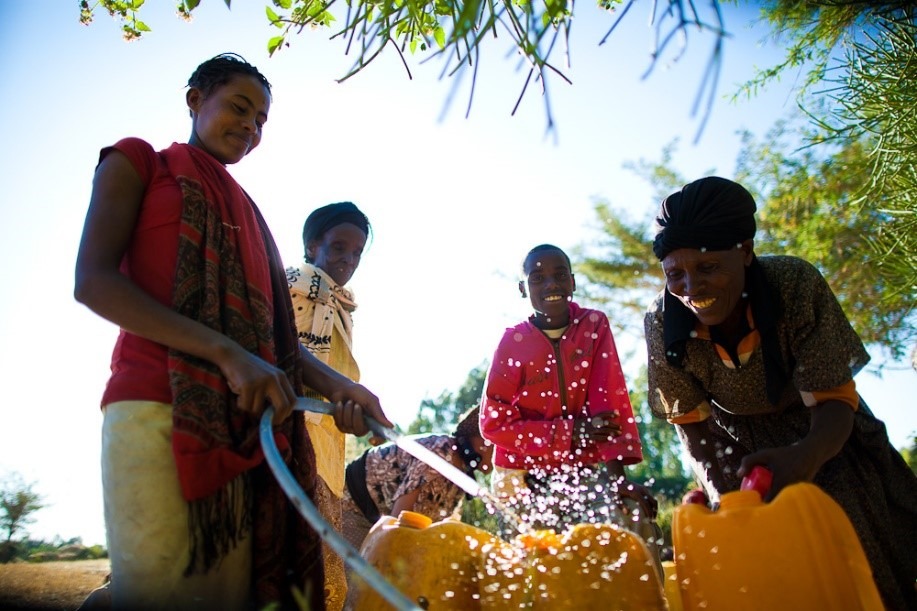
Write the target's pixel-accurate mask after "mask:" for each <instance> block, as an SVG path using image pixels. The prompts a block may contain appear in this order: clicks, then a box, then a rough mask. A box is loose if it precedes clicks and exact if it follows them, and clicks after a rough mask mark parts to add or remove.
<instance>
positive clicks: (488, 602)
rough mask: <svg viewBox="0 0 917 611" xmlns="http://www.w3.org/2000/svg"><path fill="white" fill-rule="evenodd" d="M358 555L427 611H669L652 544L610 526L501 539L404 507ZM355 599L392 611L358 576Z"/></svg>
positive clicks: (365, 610) (355, 604)
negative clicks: (650, 546) (656, 567)
mask: <svg viewBox="0 0 917 611" xmlns="http://www.w3.org/2000/svg"><path fill="white" fill-rule="evenodd" d="M360 554H361V555H362V556H363V557H364V558H365V559H366V560H367V561H368V562H369V563H370V564H371V565H372V566H373V567H374V568H375V569H376V570H377V571H379V573H380V574H381V575H382V576H383V577H384V578H385V579H387V580H388V581H389V582H390V583H391V584H392V585H393V586H394V587H396V588H398V590H400V591H401V592H402V593H403V594H404V595H405V596H407V597H408V598H410V599H412V600H413V601H415V602H416V603H417V604H418V606H420V607H422V608H424V609H428V610H430V611H438V610H442V611H453V610H454V611H475V610H478V609H482V610H484V609H486V610H494V611H497V610H504V609H506V610H509V609H513V610H518V609H530V610H531V609H533V610H539V609H541V610H544V611H555V610H557V611H563V610H565V609H569V610H571V611H572V610H576V611H589V610H592V609H594V610H602V611H613V610H622V611H624V610H633V611H653V610H660V611H662V610H664V609H666V603H665V596H664V594H663V592H662V585H661V583H660V580H659V577H658V575H657V573H656V570H655V565H654V559H653V558H652V556H651V554H650V552H649V550H648V548H647V546H646V544H645V543H644V542H643V541H642V540H641V539H640V538H639V537H638V536H636V535H634V534H633V533H631V532H630V531H627V530H624V529H622V528H620V527H617V526H612V525H609V524H579V525H576V526H574V527H572V528H571V529H569V530H568V531H567V532H566V533H564V534H562V535H560V534H557V533H555V532H553V531H533V532H530V533H526V534H523V535H519V536H517V537H516V538H515V539H514V540H512V541H504V540H502V539H500V538H497V537H495V536H493V535H491V534H489V533H487V532H486V531H483V530H481V529H478V528H475V527H474V526H471V525H468V524H464V523H462V522H458V521H455V520H448V519H447V520H443V521H441V522H435V523H433V522H432V521H431V520H430V519H429V518H427V517H426V516H423V515H421V514H416V513H413V512H408V511H404V512H402V513H401V514H400V515H399V517H398V518H397V519H395V518H393V517H391V516H383V517H382V518H380V519H379V521H378V522H376V524H375V525H374V526H373V527H372V529H371V530H370V532H369V534H368V535H367V537H366V540H365V541H364V543H363V545H362V546H361V548H360ZM348 601H349V603H350V605H349V608H351V609H353V610H354V611H379V610H382V609H391V606H390V605H389V604H388V603H387V602H386V601H385V600H384V599H383V598H382V597H381V596H379V595H378V594H377V593H376V592H375V591H374V590H373V589H372V588H371V587H370V586H369V585H367V584H366V583H365V582H362V581H361V580H360V579H359V578H356V579H353V580H352V583H351V591H350V593H349V595H348Z"/></svg>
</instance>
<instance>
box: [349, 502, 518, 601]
mask: <svg viewBox="0 0 917 611" xmlns="http://www.w3.org/2000/svg"><path fill="white" fill-rule="evenodd" d="M500 545H502V542H501V541H500V540H499V539H498V538H496V537H494V536H493V535H491V534H489V533H487V532H486V531H483V530H481V529H479V528H475V527H474V526H471V525H469V524H464V523H462V522H460V521H457V520H450V519H447V520H443V521H440V522H435V523H434V522H433V521H432V520H430V518H428V517H427V516H425V515H423V514H419V513H414V512H412V511H402V512H401V514H400V515H399V516H398V518H397V519H396V518H394V517H392V516H382V517H381V518H379V521H378V522H376V523H375V524H374V525H373V527H372V529H370V531H369V533H368V534H367V536H366V539H365V540H364V542H363V545H362V546H361V547H360V555H361V556H363V557H364V558H365V559H366V560H367V561H368V562H369V563H370V564H371V565H372V566H373V567H374V568H375V569H376V570H377V571H379V573H380V574H381V575H382V576H383V577H385V578H386V579H387V580H388V581H389V582H390V583H391V584H392V585H393V586H395V587H396V588H398V590H400V591H401V592H402V593H403V594H404V595H405V596H407V597H408V598H410V599H412V600H413V601H414V602H415V603H417V606H419V607H421V608H422V609H429V610H430V611H453V610H454V611H469V610H473V609H480V603H479V593H478V592H479V586H478V581H479V571H480V567H481V565H482V558H483V556H484V555H485V554H488V553H489V552H490V551H491V549H492V548H494V547H495V546H500ZM350 586H351V587H350V590H351V591H350V592H349V593H348V601H349V603H350V604H351V605H352V608H353V609H354V610H355V611H380V610H383V609H392V606H391V605H390V604H388V603H387V602H386V601H385V599H383V598H382V597H381V596H379V594H377V593H376V591H375V590H373V589H372V587H370V586H369V585H368V584H366V582H364V581H363V580H361V579H359V578H354V579H352V580H351V583H350Z"/></svg>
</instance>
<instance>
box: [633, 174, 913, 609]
mask: <svg viewBox="0 0 917 611" xmlns="http://www.w3.org/2000/svg"><path fill="white" fill-rule="evenodd" d="M754 214H755V202H754V199H753V198H752V196H751V194H749V193H748V191H746V190H745V189H744V188H743V187H742V186H741V185H739V184H737V183H735V182H733V181H730V180H726V179H723V178H718V177H708V178H702V179H700V180H697V181H695V182H692V183H690V184H688V185H686V186H685V187H684V188H682V189H681V190H680V191H678V192H676V193H673V194H672V195H670V196H669V197H667V198H666V199H665V200H664V201H663V202H662V206H661V208H660V211H659V214H658V216H657V218H656V224H657V232H656V236H655V240H654V243H653V251H654V253H655V254H656V256H657V257H658V258H659V260H660V261H661V262H662V268H663V272H664V274H665V278H666V287H665V289H664V290H663V291H662V292H661V293H660V294H659V296H658V297H657V298H656V300H655V302H654V303H653V305H652V306H651V307H650V309H649V311H648V312H647V315H646V319H645V321H644V324H645V331H646V341H647V349H648V356H649V401H650V406H651V407H652V409H653V412H654V414H655V415H656V416H658V417H661V418H666V419H667V420H668V421H669V422H671V423H673V424H675V425H676V427H677V429H678V433H679V437H680V438H681V439H682V441H683V442H684V444H685V446H686V448H687V450H688V454H689V455H690V457H691V462H692V466H693V469H694V471H695V474H696V475H697V477H698V479H699V480H700V481H701V482H702V484H703V486H704V488H705V491H706V492H707V495H708V497H709V498H710V499H711V500H712V501H714V502H715V501H717V500H718V499H719V496H720V495H721V494H723V493H725V492H730V491H733V490H737V489H738V487H739V484H740V481H741V478H742V476H743V475H745V474H746V473H748V472H749V471H750V470H751V468H752V467H753V466H755V465H764V466H766V467H768V468H769V469H770V470H771V471H772V472H773V486H772V488H771V491H770V493H769V497H770V498H772V497H773V496H775V495H776V494H777V493H778V492H779V491H780V490H781V489H782V488H784V487H785V486H787V485H789V484H792V483H795V482H802V481H809V482H814V483H815V484H816V485H818V486H819V487H821V488H822V489H823V490H824V491H825V492H827V493H828V494H829V495H830V496H831V497H833V498H834V499H835V500H836V501H837V502H838V503H839V504H840V505H841V506H842V507H843V508H844V510H845V511H846V513H847V515H848V517H849V518H850V520H851V522H852V523H853V525H854V527H855V528H856V530H857V533H858V534H859V537H860V541H861V543H862V544H863V548H864V549H865V551H866V554H867V556H868V557H869V561H870V564H871V567H872V570H873V576H874V577H875V580H876V583H877V585H878V587H879V590H880V592H881V594H882V597H883V600H884V602H885V605H886V606H887V608H889V609H912V610H913V609H917V590H915V579H917V477H915V475H914V473H913V472H912V471H911V470H910V469H909V468H908V466H907V464H906V463H905V462H904V460H903V458H902V457H901V455H900V454H899V453H898V452H897V451H895V449H894V447H892V445H891V443H890V442H889V439H888V434H887V432H886V430H885V425H884V424H883V423H882V422H881V421H880V420H878V419H876V417H875V416H874V415H873V414H872V412H871V411H870V410H869V408H868V407H867V406H866V404H865V403H864V402H863V400H862V398H860V396H859V394H858V393H857V391H856V385H855V383H854V381H853V377H854V375H855V374H856V373H857V372H858V371H859V370H860V369H861V368H862V367H863V366H864V365H865V364H866V363H867V362H868V360H869V355H868V354H867V353H866V350H865V349H864V347H863V344H862V342H861V341H860V339H859V337H858V336H857V334H856V333H855V332H854V330H853V329H852V328H851V326H850V323H849V322H848V321H847V318H846V317H845V316H844V313H843V311H842V310H841V307H840V305H839V304H838V302H837V299H836V298H835V296H834V294H833V293H832V292H831V289H830V288H829V287H828V284H827V283H826V282H825V280H824V278H822V276H821V274H820V273H819V272H818V271H817V270H816V269H815V267H813V266H812V265H810V264H809V263H807V262H806V261H803V260H801V259H798V258H795V257H789V256H769V257H757V256H756V255H755V253H754V240H753V238H754V236H755V230H756V226H755V218H754Z"/></svg>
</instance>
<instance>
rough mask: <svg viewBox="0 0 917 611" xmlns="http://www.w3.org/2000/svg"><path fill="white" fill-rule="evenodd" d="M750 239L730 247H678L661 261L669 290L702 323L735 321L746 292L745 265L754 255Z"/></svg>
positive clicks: (732, 322)
mask: <svg viewBox="0 0 917 611" xmlns="http://www.w3.org/2000/svg"><path fill="white" fill-rule="evenodd" d="M753 247H754V243H753V241H752V240H746V241H745V242H742V244H741V247H740V248H735V249H732V250H715V251H701V250H698V249H696V248H680V249H678V250H675V251H672V252H671V253H669V255H668V256H666V258H665V259H663V260H662V271H663V273H664V274H665V278H666V288H668V290H669V293H671V294H672V295H673V296H674V297H676V298H677V299H678V300H679V301H681V302H682V303H683V304H684V305H685V307H686V308H688V309H689V310H691V311H692V312H693V313H694V315H695V316H697V319H698V320H700V321H701V322H702V323H703V324H705V325H707V326H710V327H713V326H717V325H724V326H725V327H726V328H728V327H729V326H730V325H733V324H737V323H738V321H739V320H740V319H741V316H742V315H743V312H744V310H743V308H742V307H740V306H741V304H742V301H743V297H744V293H745V268H747V267H748V266H749V265H751V262H752V259H753V258H754V248H753Z"/></svg>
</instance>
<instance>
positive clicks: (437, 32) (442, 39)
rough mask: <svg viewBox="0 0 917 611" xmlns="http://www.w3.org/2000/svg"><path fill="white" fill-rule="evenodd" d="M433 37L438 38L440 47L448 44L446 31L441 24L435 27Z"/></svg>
mask: <svg viewBox="0 0 917 611" xmlns="http://www.w3.org/2000/svg"><path fill="white" fill-rule="evenodd" d="M433 38H434V39H435V40H436V44H437V45H439V48H440V49H442V48H444V47H445V46H446V31H445V30H443V28H442V27H441V26H436V27H435V28H434V29H433Z"/></svg>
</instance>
